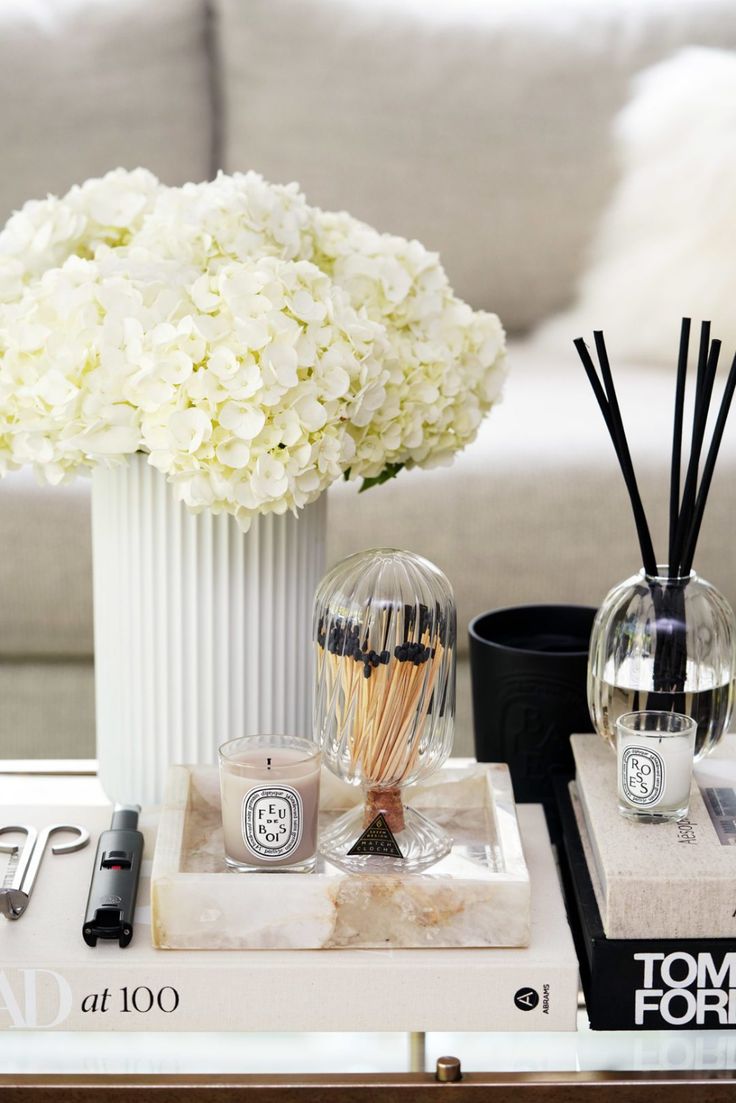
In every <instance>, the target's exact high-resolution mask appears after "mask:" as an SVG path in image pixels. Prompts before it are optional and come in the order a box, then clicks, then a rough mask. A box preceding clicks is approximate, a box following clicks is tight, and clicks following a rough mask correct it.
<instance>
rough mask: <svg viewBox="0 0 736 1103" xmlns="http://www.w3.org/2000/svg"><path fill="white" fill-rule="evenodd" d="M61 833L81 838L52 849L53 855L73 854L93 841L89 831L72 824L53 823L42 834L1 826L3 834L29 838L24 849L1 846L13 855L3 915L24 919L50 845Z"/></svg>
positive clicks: (1, 896) (0, 889) (1, 890)
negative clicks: (56, 835) (55, 836)
mask: <svg viewBox="0 0 736 1103" xmlns="http://www.w3.org/2000/svg"><path fill="white" fill-rule="evenodd" d="M57 831H72V832H73V833H74V834H75V835H76V836H77V837H76V839H74V840H73V842H70V843H57V844H56V846H52V848H51V853H52V854H72V853H73V852H74V851H75V850H82V849H83V848H84V847H85V846H86V845H87V843H88V842H89V831H87V830H86V829H85V828H84V827H78V826H76V825H75V824H70V823H53V824H49V825H48V827H44V828H42V829H41V830H40V831H38V830H37V829H36V828H35V827H28V826H22V825H15V826H10V825H9V826H7V827H0V835H10V834H11V833H17V834H21V835H25V836H26V841H25V843H24V844H23V846H21V845H20V844H19V843H0V852H2V853H4V854H10V864H9V865H8V869H7V870H6V873H5V877H4V879H3V882H2V884H1V885H0V915H4V916H5V918H6V919H20V917H21V916H22V915H23V913H24V912H25V910H26V908H27V907H28V904H29V902H30V899H31V893H32V891H33V886H34V884H35V882H36V877H37V876H38V871H39V869H40V866H41V861H42V859H43V856H44V851H45V850H46V844H47V843H48V841H49V838H50V836H51V835H55V834H56V832H57Z"/></svg>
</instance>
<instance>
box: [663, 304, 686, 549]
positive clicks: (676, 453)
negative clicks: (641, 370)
mask: <svg viewBox="0 0 736 1103" xmlns="http://www.w3.org/2000/svg"><path fill="white" fill-rule="evenodd" d="M689 345H690V319H689V318H683V319H682V326H681V327H680V352H679V354H678V357H677V385H676V387H675V418H674V424H673V429H672V467H671V469H670V534H669V536H670V538H669V552H668V560H667V561H668V563H669V568H670V570H672V568H673V566H674V558H675V542H676V539H677V522H678V520H679V517H680V467H681V464H682V422H683V417H684V412H685V386H686V383H687V354H688V348H689Z"/></svg>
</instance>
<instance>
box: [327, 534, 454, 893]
mask: <svg viewBox="0 0 736 1103" xmlns="http://www.w3.org/2000/svg"><path fill="white" fill-rule="evenodd" d="M455 639H456V617H455V606H454V602H453V598H452V590H451V587H450V584H449V582H448V581H447V579H446V578H445V576H444V575H443V574H442V572H441V571H439V570H438V569H437V567H435V566H433V564H431V563H429V562H428V561H427V560H426V559H422V558H421V557H420V556H418V555H414V554H412V553H410V552H403V551H394V550H391V549H381V550H377V551H369V552H362V553H360V554H359V555H354V556H351V557H350V558H349V559H346V560H344V561H343V562H342V563H340V564H339V565H338V566H337V567H336V568H335V569H334V570H333V571H332V572H331V573H330V574H328V575H327V577H326V578H325V579H324V581H323V582H322V584H321V585H320V587H319V590H318V591H317V596H316V601H315V615H314V640H315V648H316V659H317V661H316V693H315V702H314V709H315V732H316V734H317V737H318V738H319V740H320V742H321V744H322V748H323V753H324V762H325V765H326V766H328V767H329V769H331V770H332V771H333V773H335V774H336V775H337V776H338V777H340V778H343V779H344V780H346V781H348V782H350V783H351V784H354V785H362V786H363V788H364V791H365V801H364V804H363V806H362V807H360V808H358V809H355V810H352V811H351V812H348V813H347V814H346V815H344V816H342V817H340V819H339V820H338V821H337V822H336V823H335V824H334V825H332V827H331V828H330V829H329V830H328V831H327V832H325V834H324V835H323V837H322V840H321V844H320V848H321V850H322V852H323V853H324V855H325V856H326V857H327V858H328V860H329V861H332V862H334V863H336V864H337V865H340V866H343V867H344V868H348V869H351V870H358V869H366V868H370V869H371V870H376V871H380V870H384V871H389V872H390V871H393V872H401V871H407V870H414V869H421V868H424V867H425V866H427V865H430V864H431V863H433V862H435V861H437V860H438V859H439V858H441V857H443V856H444V855H445V854H446V853H448V851H449V850H450V848H451V845H452V840H451V839H450V838H449V836H448V835H447V833H446V832H445V831H443V830H442V829H441V828H440V827H439V826H438V825H437V824H434V823H432V822H431V821H430V820H428V819H427V818H426V817H425V816H422V815H420V814H419V813H418V812H416V811H414V810H413V809H411V808H410V807H407V806H406V805H405V804H404V791H405V789H406V788H407V787H408V786H410V785H412V784H413V783H414V782H416V781H417V780H419V779H420V778H424V777H426V776H427V775H429V774H430V773H432V772H434V771H435V770H437V769H438V768H439V767H440V766H441V765H442V763H443V762H444V761H445V759H446V758H447V756H448V754H449V753H450V748H451V746H452V737H453V729H454V714H455Z"/></svg>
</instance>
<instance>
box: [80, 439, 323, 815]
mask: <svg viewBox="0 0 736 1103" xmlns="http://www.w3.org/2000/svg"><path fill="white" fill-rule="evenodd" d="M325 523H326V499H325V496H324V495H322V497H321V498H319V499H318V500H317V501H316V502H315V503H313V504H312V505H310V506H308V507H307V508H306V509H304V510H302V511H301V513H300V515H299V517H294V516H293V515H291V514H285V515H283V516H275V515H273V514H271V515H268V516H264V517H259V518H257V519H256V520H255V521H254V522H253V525H252V527H251V529H250V531H249V532H247V533H243V532H241V531H240V529H239V528H238V526H237V524H236V522H235V520H234V519H233V518H232V517H230V516H228V515H224V514H221V515H219V516H214V515H213V514H211V513H209V512H204V513H200V514H196V515H195V514H192V513H190V512H189V511H188V510H187V509H186V507H185V506H183V505H182V504H181V503H179V502H177V501H176V500H175V499H174V495H173V492H172V488H171V486H170V485H169V484H168V483H167V482H166V480H165V478H164V476H163V475H162V474H161V473H160V472H158V471H156V470H155V468H153V467H151V466H150V465H149V464H148V463H147V459H146V457H145V456H143V455H136V456H133V457H131V461H130V462H129V463H128V464H126V465H124V466H120V467H116V468H113V469H110V470H106V469H103V468H99V469H97V470H95V472H94V475H93V483H92V544H93V561H94V620H95V693H96V714H97V758H98V763H99V776H100V780H101V782H102V785H103V787H104V789H105V792H106V793H107V795H108V796H109V797H110V799H111V800H115V801H120V802H123V803H128V802H135V803H146V804H151V803H158V802H160V800H161V799H162V796H163V788H164V782H165V778H166V772H167V769H168V767H169V765H171V764H172V763H211V762H215V761H216V753H217V747H218V746H219V745H220V743H223V742H225V740H227V739H232V738H236V737H237V736H240V735H246V734H249V733H251V734H274V733H288V734H292V733H293V734H296V735H309V734H311V724H312V720H311V692H312V666H311V664H312V648H311V644H310V640H311V622H312V603H313V599H314V593H315V590H316V588H317V585H318V583H319V581H320V579H321V577H322V575H323V573H324V555H325V552H324V548H325Z"/></svg>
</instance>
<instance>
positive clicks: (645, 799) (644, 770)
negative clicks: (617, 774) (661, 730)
mask: <svg viewBox="0 0 736 1103" xmlns="http://www.w3.org/2000/svg"><path fill="white" fill-rule="evenodd" d="M664 778H665V764H664V759H663V758H662V756H661V755H660V754H658V752H657V751H654V750H651V749H650V748H648V747H626V748H625V750H624V752H623V754H622V755H621V787H622V789H623V792H624V796H625V797H626V799H627V800H630V801H631V803H632V804H645V805H646V804H656V803H657V801H658V800H659V799H660V797H661V796H662V793H663V792H664Z"/></svg>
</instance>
